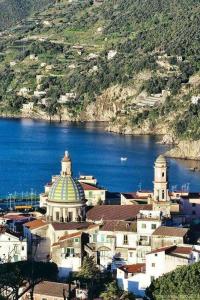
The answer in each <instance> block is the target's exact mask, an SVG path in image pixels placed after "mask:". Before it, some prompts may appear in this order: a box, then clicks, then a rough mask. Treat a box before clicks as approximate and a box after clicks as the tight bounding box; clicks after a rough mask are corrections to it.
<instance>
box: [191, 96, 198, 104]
mask: <svg viewBox="0 0 200 300" xmlns="http://www.w3.org/2000/svg"><path fill="white" fill-rule="evenodd" d="M191 102H192V104H195V105H197V104H198V103H199V102H200V95H198V96H192V98H191Z"/></svg>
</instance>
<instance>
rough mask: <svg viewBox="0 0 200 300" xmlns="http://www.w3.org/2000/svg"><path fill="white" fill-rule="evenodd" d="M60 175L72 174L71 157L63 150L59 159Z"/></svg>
mask: <svg viewBox="0 0 200 300" xmlns="http://www.w3.org/2000/svg"><path fill="white" fill-rule="evenodd" d="M61 167H62V169H61V175H63V176H66V175H69V176H72V162H71V158H70V156H69V152H68V151H65V154H64V157H63V159H62V161H61Z"/></svg>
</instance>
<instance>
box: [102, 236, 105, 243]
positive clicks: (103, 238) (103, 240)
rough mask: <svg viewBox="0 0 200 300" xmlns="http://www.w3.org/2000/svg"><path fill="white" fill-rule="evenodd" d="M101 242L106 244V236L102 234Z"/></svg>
mask: <svg viewBox="0 0 200 300" xmlns="http://www.w3.org/2000/svg"><path fill="white" fill-rule="evenodd" d="M101 242H102V243H104V242H105V235H104V234H101Z"/></svg>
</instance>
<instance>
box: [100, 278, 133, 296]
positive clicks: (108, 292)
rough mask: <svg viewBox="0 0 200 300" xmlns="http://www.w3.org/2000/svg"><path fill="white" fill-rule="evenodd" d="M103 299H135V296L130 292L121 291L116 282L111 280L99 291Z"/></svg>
mask: <svg viewBox="0 0 200 300" xmlns="http://www.w3.org/2000/svg"><path fill="white" fill-rule="evenodd" d="M101 298H103V300H118V299H121V300H135V296H134V295H133V294H132V293H128V292H124V291H121V290H120V289H119V288H118V286H117V283H116V282H115V281H112V282H110V283H108V284H107V285H106V287H105V291H104V292H102V293H101Z"/></svg>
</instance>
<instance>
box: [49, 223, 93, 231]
mask: <svg viewBox="0 0 200 300" xmlns="http://www.w3.org/2000/svg"><path fill="white" fill-rule="evenodd" d="M51 225H52V226H53V228H54V230H78V229H79V230H80V229H87V228H88V227H89V226H90V223H87V222H80V223H77V222H69V223H57V222H53V223H51Z"/></svg>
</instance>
